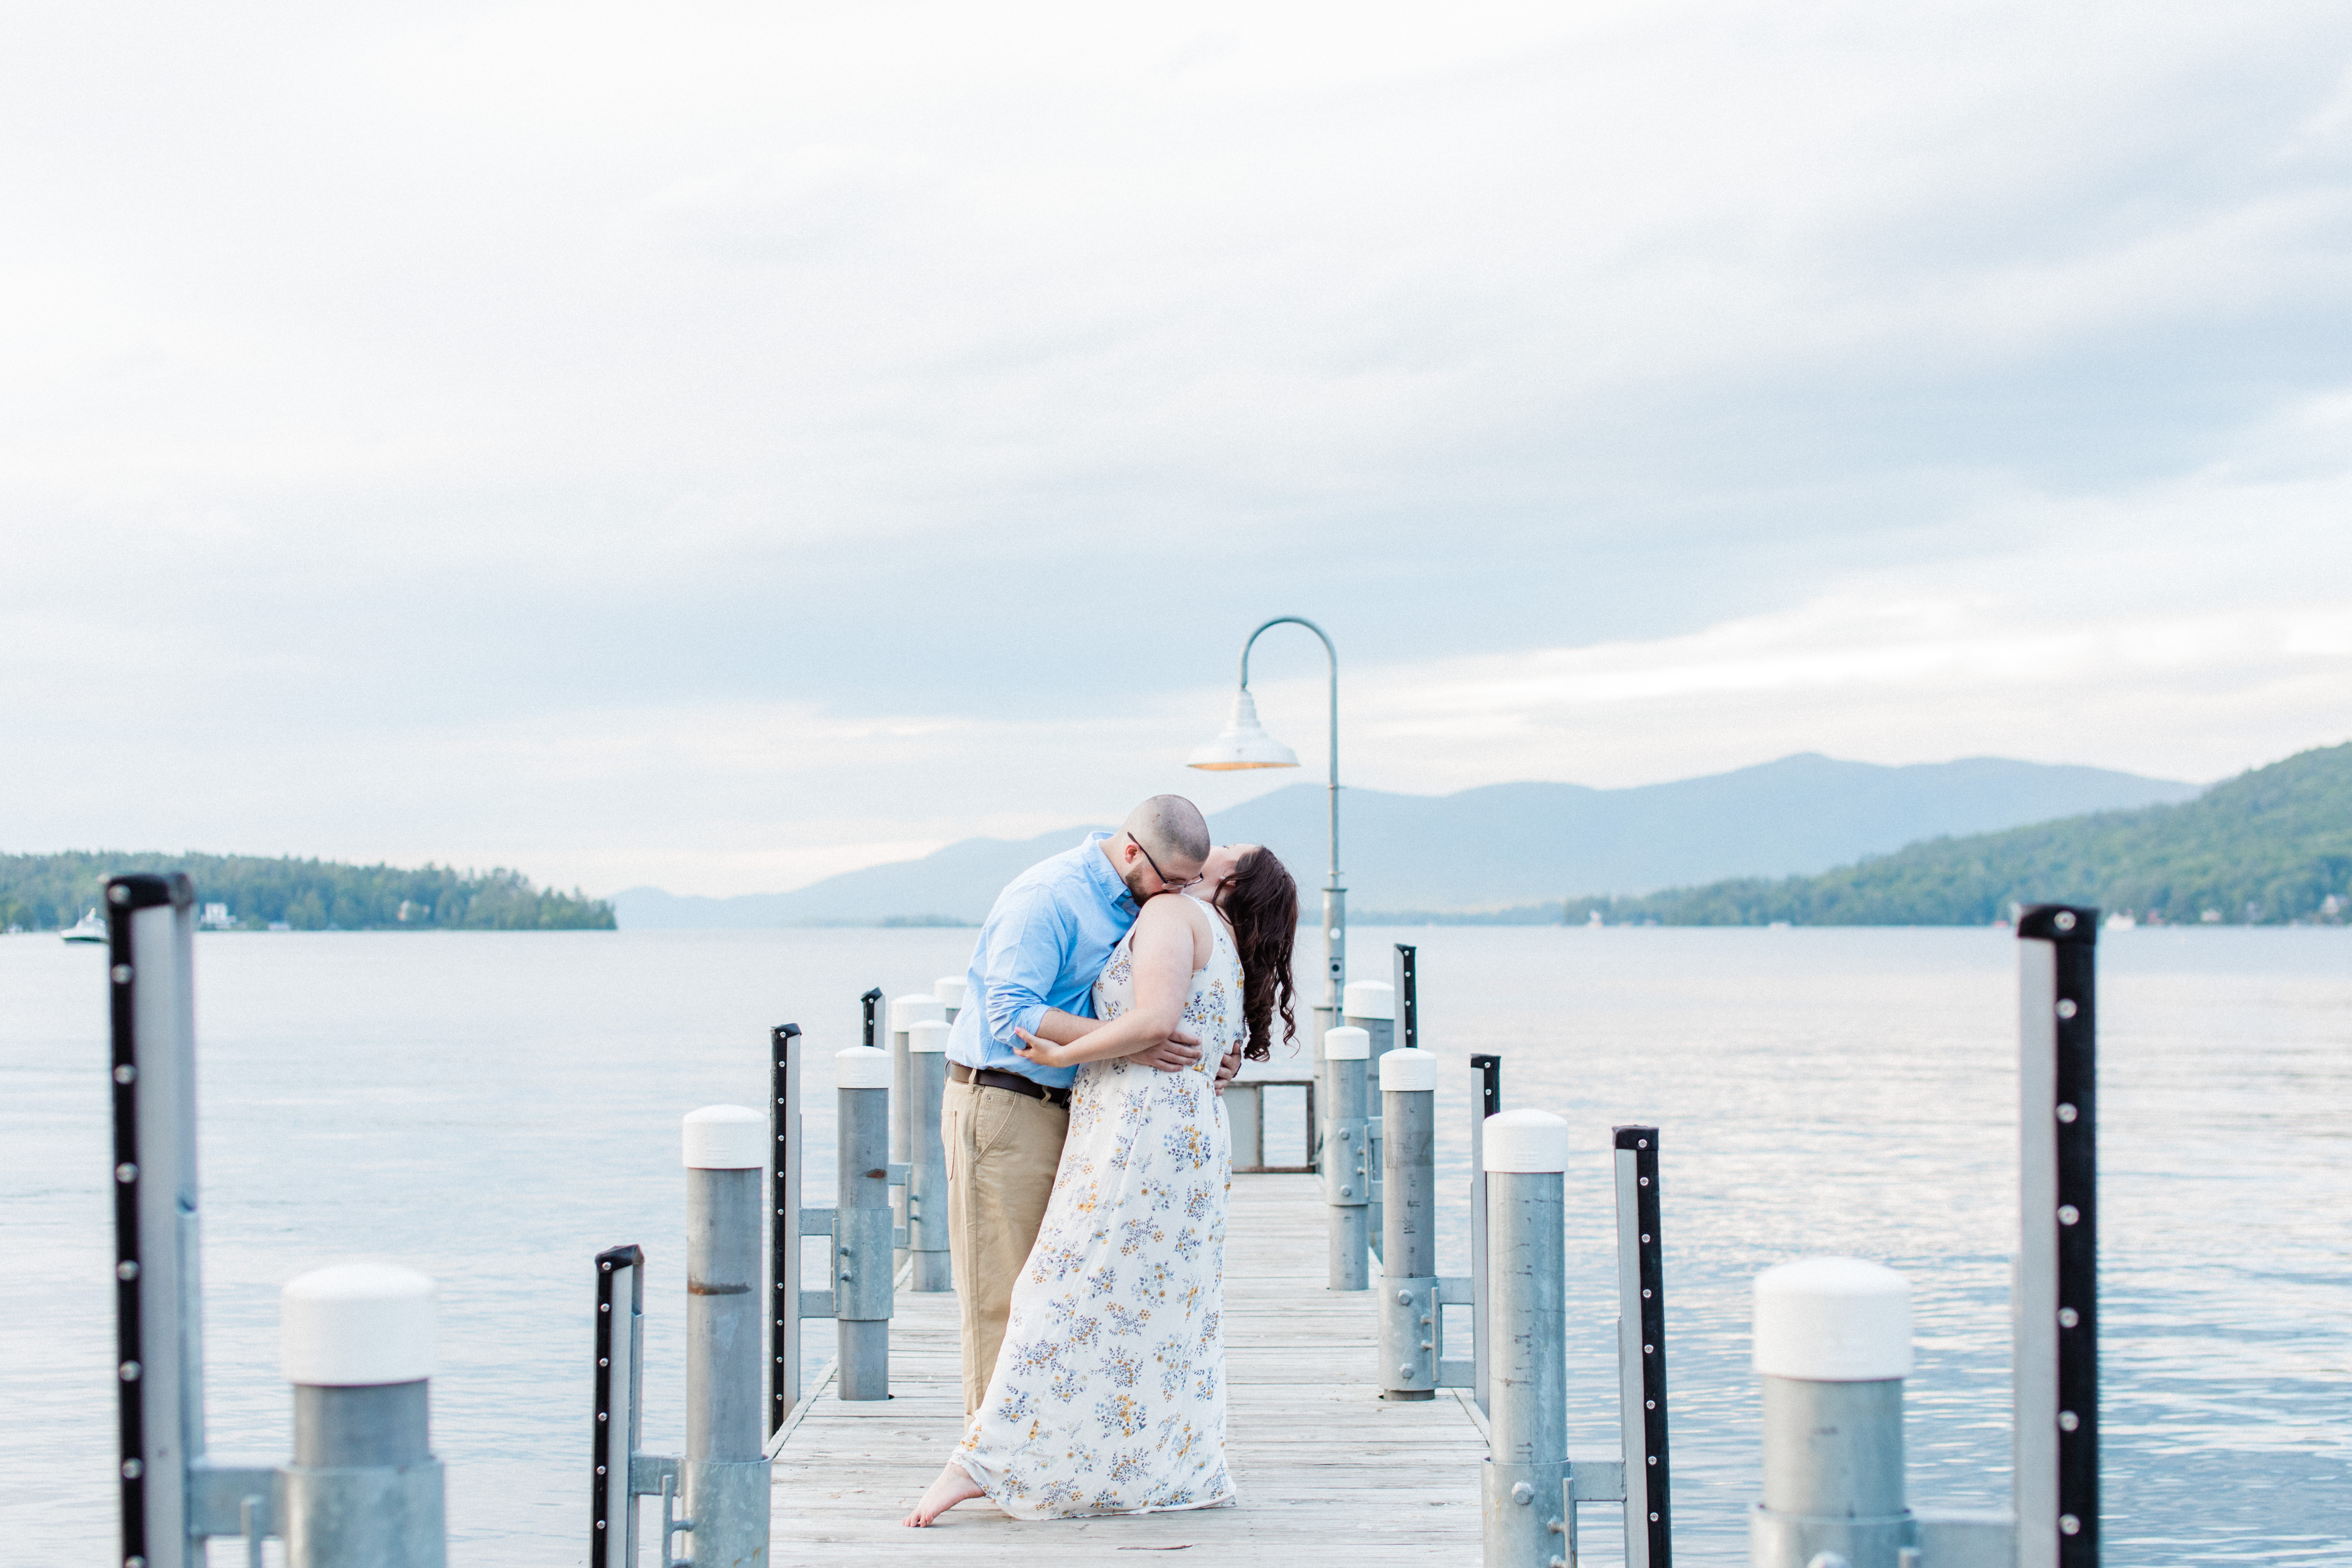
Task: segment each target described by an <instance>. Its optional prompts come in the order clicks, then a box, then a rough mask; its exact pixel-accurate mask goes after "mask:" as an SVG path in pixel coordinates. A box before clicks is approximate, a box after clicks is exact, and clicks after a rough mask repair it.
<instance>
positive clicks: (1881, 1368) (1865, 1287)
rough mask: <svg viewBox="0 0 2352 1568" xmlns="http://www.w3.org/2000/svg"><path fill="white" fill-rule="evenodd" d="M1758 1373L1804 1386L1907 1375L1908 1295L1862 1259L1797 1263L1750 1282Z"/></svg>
mask: <svg viewBox="0 0 2352 1568" xmlns="http://www.w3.org/2000/svg"><path fill="white" fill-rule="evenodd" d="M1756 1370H1757V1371H1758V1372H1760V1373H1763V1374H1764V1375H1765V1376H1767V1377H1788V1378H1795V1379H1797V1380H1799V1381H1801V1382H1804V1383H1878V1382H1883V1381H1885V1379H1888V1378H1895V1377H1908V1376H1910V1375H1911V1287H1910V1285H1909V1283H1908V1282H1906V1280H1905V1279H1904V1278H1903V1276H1901V1275H1900V1274H1897V1273H1896V1272H1895V1270H1893V1269H1892V1268H1886V1267H1885V1266H1884V1265H1881V1264H1876V1263H1872V1262H1869V1261H1867V1260H1865V1259H1863V1258H1799V1259H1798V1260H1797V1261H1796V1262H1794V1263H1783V1264H1781V1265H1780V1267H1779V1268H1767V1269H1766V1270H1765V1271H1764V1272H1763V1273H1761V1274H1759V1275H1758V1276H1757V1277H1756Z"/></svg>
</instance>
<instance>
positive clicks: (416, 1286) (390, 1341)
mask: <svg viewBox="0 0 2352 1568" xmlns="http://www.w3.org/2000/svg"><path fill="white" fill-rule="evenodd" d="M278 1361H279V1363H281V1364H282V1365H283V1366H284V1367H285V1369H286V1381H287V1382H289V1383H299V1384H303V1385H305V1386H306V1387H310V1388H368V1387H374V1386H376V1385H379V1384H387V1383H415V1382H416V1381H417V1380H418V1379H420V1378H427V1377H431V1376H432V1375H433V1281H432V1280H431V1279H426V1278H425V1276H424V1275H422V1274H419V1273H418V1272H416V1270H415V1269H414V1268H401V1267H400V1266H399V1265H398V1264H394V1263H337V1264H333V1265H331V1266H330V1267H328V1268H314V1269H312V1270H311V1271H310V1273H308V1274H305V1275H303V1276H301V1277H300V1278H299V1279H293V1280H290V1281H289V1282H288V1284H287V1286H286V1289H284V1290H282V1291H280V1292H279V1293H278Z"/></svg>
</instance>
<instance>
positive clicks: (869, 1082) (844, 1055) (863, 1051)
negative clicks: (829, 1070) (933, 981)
mask: <svg viewBox="0 0 2352 1568" xmlns="http://www.w3.org/2000/svg"><path fill="white" fill-rule="evenodd" d="M934 1005H936V1004H934ZM930 1021H931V1022H933V1023H937V1022H938V1021H939V1020H938V1019H936V1018H934V1019H932V1020H930ZM833 1087H834V1088H835V1089H887V1088H889V1087H890V1053H889V1052H887V1051H877V1050H876V1049H875V1048H874V1047H871V1046H852V1047H849V1048H848V1049H847V1050H845V1051H835V1052H834V1054H833Z"/></svg>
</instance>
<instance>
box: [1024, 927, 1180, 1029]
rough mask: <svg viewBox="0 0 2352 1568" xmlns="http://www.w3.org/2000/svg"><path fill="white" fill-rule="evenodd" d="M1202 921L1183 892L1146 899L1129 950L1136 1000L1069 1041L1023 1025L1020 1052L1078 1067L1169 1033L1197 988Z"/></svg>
mask: <svg viewBox="0 0 2352 1568" xmlns="http://www.w3.org/2000/svg"><path fill="white" fill-rule="evenodd" d="M1197 925H1198V917H1197V916H1195V915H1193V914H1192V912H1191V911H1190V910H1186V909H1184V908H1183V907H1182V900H1181V895H1177V896H1171V897H1166V898H1158V899H1154V900H1151V901H1150V903H1148V904H1146V905H1144V906H1143V912H1142V914H1141V915H1139V917H1138V918H1137V920H1136V922H1135V941H1134V942H1133V943H1131V944H1130V945H1129V950H1128V952H1129V958H1130V960H1131V961H1132V962H1133V963H1134V965H1135V1005H1134V1006H1133V1007H1132V1008H1130V1009H1129V1010H1128V1011H1127V1012H1126V1013H1124V1014H1122V1015H1121V1016H1118V1018H1115V1019H1113V1020H1112V1021H1110V1022H1109V1023H1100V1022H1093V1023H1091V1024H1089V1026H1088V1027H1087V1029H1085V1030H1082V1031H1073V1033H1075V1034H1076V1039H1074V1040H1072V1041H1069V1042H1066V1043H1057V1042H1055V1041H1054V1040H1051V1039H1048V1038H1045V1037H1043V1036H1040V1035H1033V1034H1031V1033H1029V1032H1028V1031H1027V1030H1025V1029H1024V1030H1020V1031H1018V1033H1019V1034H1020V1036H1021V1037H1022V1039H1024V1041H1026V1042H1028V1043H1027V1044H1026V1045H1024V1046H1023V1047H1020V1051H1021V1055H1022V1056H1024V1058H1027V1059H1029V1060H1030V1061H1033V1062H1035V1063H1037V1064H1038V1065H1039V1066H1040V1067H1049V1068H1059V1067H1076V1065H1078V1064H1079V1063H1080V1062H1098V1061H1108V1059H1109V1058H1113V1057H1125V1056H1132V1055H1134V1054H1135V1053H1136V1052H1138V1051H1140V1050H1146V1049H1149V1048H1150V1047H1153V1046H1156V1045H1158V1044H1160V1042H1161V1041H1163V1040H1165V1039H1166V1038H1168V1037H1169V1036H1170V1035H1171V1034H1173V1033H1175V1032H1176V1029H1177V1026H1178V1025H1179V1024H1181V1022H1182V1021H1183V1016H1184V1001H1185V998H1186V997H1188V996H1190V995H1191V994H1192V976H1193V974H1194V973H1196V972H1197V970H1198V967H1199V965H1198V964H1196V963H1194V962H1193V960H1194V957H1195V952H1196V948H1197V945H1198V944H1197V942H1196V941H1195V937H1196V934H1197V933H1196V930H1195V928H1196V926H1197ZM1065 1016H1066V1015H1065ZM1069 1021H1070V1023H1071V1024H1088V1023H1089V1021H1088V1020H1087V1019H1082V1018H1071V1019H1070V1020H1069ZM1057 1032H1059V1031H1057Z"/></svg>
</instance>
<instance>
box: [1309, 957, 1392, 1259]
mask: <svg viewBox="0 0 2352 1568" xmlns="http://www.w3.org/2000/svg"><path fill="white" fill-rule="evenodd" d="M1345 1012H1346V1016H1345V1017H1344V1018H1343V1020H1342V1023H1343V1024H1344V1026H1346V1027H1348V1028H1351V1029H1361V1030H1363V1031H1364V1033H1365V1034H1366V1035H1368V1036H1370V1038H1371V1055H1370V1058H1369V1062H1368V1065H1367V1066H1366V1068H1365V1069H1364V1074H1365V1080H1366V1081H1367V1082H1368V1083H1378V1082H1380V1081H1381V1078H1380V1074H1381V1058H1382V1057H1384V1056H1386V1055H1388V1054H1389V1053H1390V1052H1391V1051H1392V1050H1394V1049H1396V1047H1397V1026H1396V987H1394V986H1392V985H1391V984H1389V983H1388V982H1387V981H1385V980H1350V981H1349V982H1348V990H1347V1003H1346V1008H1345ZM1325 1059H1326V1063H1327V1065H1326V1067H1325V1068H1324V1073H1325V1083H1324V1085H1323V1087H1322V1089H1321V1090H1320V1092H1323V1093H1328V1092H1330V1089H1329V1081H1328V1079H1329V1072H1330V1068H1329V1067H1328V1059H1329V1053H1328V1050H1327V1051H1326V1053H1325ZM1375 1168H1376V1169H1377V1167H1375ZM1364 1225H1365V1228H1366V1232H1367V1234H1368V1236H1369V1237H1370V1240H1371V1245H1372V1250H1373V1251H1374V1252H1375V1253H1378V1252H1379V1251H1380V1250H1381V1247H1382V1246H1383V1245H1384V1237H1383V1235H1382V1226H1381V1197H1380V1193H1379V1191H1378V1190H1377V1189H1375V1190H1374V1192H1373V1194H1372V1203H1371V1209H1370V1213H1369V1214H1367V1215H1366V1216H1365V1219H1364Z"/></svg>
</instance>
